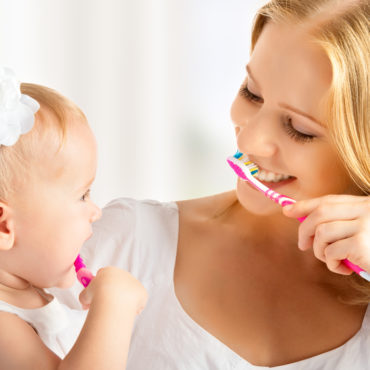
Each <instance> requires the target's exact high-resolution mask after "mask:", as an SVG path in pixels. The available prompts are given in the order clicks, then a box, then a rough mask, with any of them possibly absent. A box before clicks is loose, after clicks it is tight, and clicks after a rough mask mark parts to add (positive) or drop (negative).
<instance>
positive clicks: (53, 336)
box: [0, 297, 87, 362]
mask: <svg viewBox="0 0 370 370" xmlns="http://www.w3.org/2000/svg"><path fill="white" fill-rule="evenodd" d="M0 311H5V312H9V313H13V314H15V315H17V316H18V317H20V318H21V319H22V320H24V321H26V322H28V323H29V324H30V325H31V326H32V327H33V328H34V329H36V331H37V333H38V335H39V336H40V338H41V340H42V341H43V342H44V344H45V345H46V346H47V347H48V348H49V349H51V350H52V351H53V352H54V353H56V354H57V355H58V356H59V357H60V358H64V356H65V355H66V354H67V353H68V352H69V351H70V349H71V347H72V346H73V344H74V342H75V341H76V338H77V336H78V334H79V333H80V331H81V328H82V325H83V323H84V320H85V318H86V313H87V311H80V310H74V309H70V308H69V307H67V306H66V305H64V304H62V303H60V302H59V301H58V299H57V298H56V297H54V298H53V299H52V300H51V301H50V302H49V303H48V304H46V305H45V306H43V307H40V308H34V309H24V308H20V307H16V306H13V305H11V304H8V303H6V302H3V301H0ZM0 335H6V333H1V334H0ZM0 362H1V360H0Z"/></svg>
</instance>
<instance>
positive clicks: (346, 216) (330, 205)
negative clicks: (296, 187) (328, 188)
mask: <svg viewBox="0 0 370 370" xmlns="http://www.w3.org/2000/svg"><path fill="white" fill-rule="evenodd" d="M369 213H370V198H369V197H362V196H361V197H360V196H352V195H330V196H325V197H321V198H314V199H308V200H304V201H299V202H297V203H296V204H294V206H293V208H292V210H289V211H284V214H285V215H287V216H288V217H297V218H298V217H302V216H307V217H306V219H305V220H304V222H303V223H302V225H301V226H300V228H299V234H298V246H299V248H300V249H302V250H307V249H309V248H311V247H312V246H313V237H314V235H315V233H316V229H317V228H318V227H319V225H321V224H324V223H327V222H331V221H335V220H354V219H358V218H361V217H365V218H366V217H369ZM293 215H294V216H293Z"/></svg>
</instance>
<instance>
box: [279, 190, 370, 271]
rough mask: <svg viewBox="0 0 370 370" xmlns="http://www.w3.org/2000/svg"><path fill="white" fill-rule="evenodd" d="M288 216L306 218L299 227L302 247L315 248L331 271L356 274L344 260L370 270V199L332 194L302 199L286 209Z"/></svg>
mask: <svg viewBox="0 0 370 370" xmlns="http://www.w3.org/2000/svg"><path fill="white" fill-rule="evenodd" d="M283 212H284V214H285V215H286V216H288V217H293V218H298V217H302V216H306V215H307V218H306V219H305V221H304V222H302V224H301V225H300V227H299V237H298V238H299V239H298V246H299V248H300V249H301V250H307V249H309V248H313V251H314V254H315V256H316V257H317V258H318V259H320V260H321V261H323V262H325V263H326V265H327V266H328V269H329V270H331V271H333V272H336V273H339V274H344V275H349V274H351V273H352V272H353V271H352V270H350V269H349V268H348V267H346V266H345V265H344V264H343V263H341V261H342V260H344V259H346V258H347V259H348V260H349V261H351V262H352V263H354V264H355V265H358V266H360V267H361V268H362V269H364V270H365V271H370V197H369V196H352V195H329V196H324V197H320V198H314V199H308V200H302V201H299V202H297V203H295V204H294V205H292V207H284V208H283Z"/></svg>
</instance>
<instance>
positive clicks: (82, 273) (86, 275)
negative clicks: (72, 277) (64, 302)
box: [77, 267, 94, 288]
mask: <svg viewBox="0 0 370 370" xmlns="http://www.w3.org/2000/svg"><path fill="white" fill-rule="evenodd" d="M77 279H78V281H79V282H80V283H81V284H82V285H83V286H84V287H85V288H86V287H87V286H88V285H89V284H90V281H91V280H92V279H94V275H93V274H92V273H91V271H89V270H88V269H87V268H86V267H82V268H80V269H79V270H78V271H77Z"/></svg>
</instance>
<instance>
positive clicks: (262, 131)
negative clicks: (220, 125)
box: [235, 114, 277, 157]
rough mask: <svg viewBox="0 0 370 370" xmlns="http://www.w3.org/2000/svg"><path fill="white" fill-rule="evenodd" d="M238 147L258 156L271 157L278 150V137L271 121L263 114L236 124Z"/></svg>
mask: <svg viewBox="0 0 370 370" xmlns="http://www.w3.org/2000/svg"><path fill="white" fill-rule="evenodd" d="M235 133H236V142H237V145H238V149H239V150H240V151H241V152H242V153H245V154H249V155H253V156H256V157H271V156H273V155H274V154H275V153H276V150H277V142H276V140H277V137H276V135H275V133H274V130H273V129H272V125H271V121H269V118H268V117H264V116H263V115H262V114H257V115H255V116H254V117H252V118H250V119H246V120H245V121H242V122H240V123H239V124H236V125H235Z"/></svg>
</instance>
